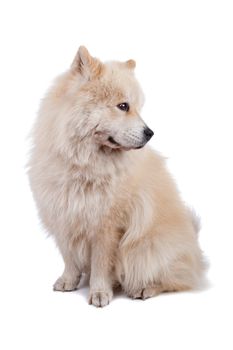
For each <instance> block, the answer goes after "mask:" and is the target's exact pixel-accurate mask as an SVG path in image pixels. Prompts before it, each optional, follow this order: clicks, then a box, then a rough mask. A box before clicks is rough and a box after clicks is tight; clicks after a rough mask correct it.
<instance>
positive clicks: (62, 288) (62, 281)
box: [53, 276, 80, 292]
mask: <svg viewBox="0 0 233 350" xmlns="http://www.w3.org/2000/svg"><path fill="white" fill-rule="evenodd" d="M79 281H80V277H76V278H70V277H69V278H68V277H64V276H61V277H59V278H58V279H57V280H56V282H55V283H54V285H53V290H55V291H59V292H71V291H72V290H76V289H77V287H78V284H79Z"/></svg>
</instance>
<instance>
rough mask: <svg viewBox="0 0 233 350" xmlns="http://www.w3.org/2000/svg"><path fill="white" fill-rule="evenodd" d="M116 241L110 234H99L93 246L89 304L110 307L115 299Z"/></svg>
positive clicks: (94, 239) (93, 241)
mask: <svg viewBox="0 0 233 350" xmlns="http://www.w3.org/2000/svg"><path fill="white" fill-rule="evenodd" d="M115 246H116V241H115V237H113V236H112V235H111V233H110V232H107V233H105V232H102V233H101V234H97V235H96V236H95V237H94V238H93V240H92V246H91V248H92V249H91V276H90V296H89V304H92V305H95V306H97V307H103V306H105V305H108V304H109V302H110V301H111V299H112V297H113V287H112V284H113V277H112V269H113V261H114V251H115Z"/></svg>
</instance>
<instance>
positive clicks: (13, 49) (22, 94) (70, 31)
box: [0, 0, 233, 350]
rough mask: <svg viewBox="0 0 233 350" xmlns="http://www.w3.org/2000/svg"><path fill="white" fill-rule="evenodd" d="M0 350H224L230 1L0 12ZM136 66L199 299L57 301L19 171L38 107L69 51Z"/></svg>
mask: <svg viewBox="0 0 233 350" xmlns="http://www.w3.org/2000/svg"><path fill="white" fill-rule="evenodd" d="M0 6H1V8H0V16H1V18H0V35H1V38H0V50H1V52H0V61H1V65H0V87H1V95H0V96H1V100H0V118H1V124H0V143H1V144H0V165H1V172H0V175H1V181H0V186H1V188H0V190H1V194H0V202H1V220H0V226H1V227H0V229H1V233H0V240H1V242H0V259H1V262H0V269H1V272H0V276H1V279H0V281H1V282H0V284H1V287H0V293H1V297H0V303H1V308H0V318H1V328H0V329H1V333H2V334H1V338H0V342H2V343H3V344H2V346H1V348H2V349H4V350H5V349H33V350H37V349H70V348H72V349H75V348H77V349H89V348H90V349H119V348H123V349H189V350H192V349H213V348H216V349H224V350H228V349H232V348H233V341H232V334H230V332H232V312H233V309H232V304H233V303H232V297H233V295H232V292H233V288H232V287H233V283H232V278H233V273H232V267H233V238H232V236H233V224H232V198H233V187H232V179H233V170H232V152H233V142H232V134H233V128H232V123H231V121H232V118H233V100H232V97H233V24H232V23H233V11H232V1H224V0H221V1H215V0H211V1H207V0H195V1H190V0H186V1H185V0H184V1H181V0H178V1H172V0H171V1H166V0H163V1H162V0H161V1H146V0H144V1H126V0H125V1H122V0H118V1H101V0H98V1H88V0H82V1H81V0H80V1H79V0H76V1H69V0H66V1H59V0H57V1H42V0H40V1H23V0H22V1H10V0H8V1H5V2H4V1H1V5H0ZM81 44H84V45H86V46H87V47H88V49H89V50H90V52H91V53H92V54H93V55H94V56H97V57H100V58H101V59H103V60H108V59H119V60H127V59H129V58H134V59H135V60H136V61H137V70H136V73H137V77H138V79H139V80H140V82H141V84H142V87H143V89H144V92H145V95H146V105H145V108H144V110H143V117H144V119H145V121H146V122H147V124H148V125H149V126H150V127H151V128H152V129H153V130H154V132H155V136H154V137H153V139H152V140H151V142H150V143H151V145H152V147H154V148H156V149H158V150H160V151H161V152H162V153H163V154H164V155H165V156H167V157H168V165H169V168H170V170H171V172H172V173H173V175H174V177H175V178H176V179H177V182H178V185H179V187H180V190H181V192H182V195H183V197H184V199H185V200H186V201H187V202H188V203H190V204H191V205H192V206H193V207H194V208H195V209H196V210H197V212H198V213H199V214H200V216H201V218H202V230H201V232H200V243H201V246H202V248H203V250H204V251H205V254H206V256H207V257H208V259H209V260H210V264H211V267H210V270H209V273H208V277H209V280H210V287H209V288H208V289H206V290H205V291H203V292H198V293H197V292H195V293H194V292H191V293H180V294H166V295H162V296H159V297H157V298H154V299H150V300H147V301H145V302H142V301H132V300H130V299H128V298H126V297H124V296H122V295H118V296H117V297H116V298H114V300H113V301H112V303H111V304H110V305H109V306H108V307H106V308H104V309H97V308H95V307H93V306H89V305H88V304H87V294H88V289H87V288H82V289H81V290H79V291H77V292H72V293H64V294H62V293H55V292H53V291H52V284H53V282H54V280H55V279H56V278H57V277H58V275H59V274H60V273H61V272H62V269H63V263H62V260H61V257H60V255H59V253H58V252H57V250H56V248H55V246H54V243H53V241H52V240H51V239H50V238H49V239H47V238H46V234H45V233H44V232H43V231H42V229H41V227H40V225H39V220H38V218H37V214H36V208H35V205H34V203H33V200H32V196H31V193H30V190H29V187H28V180H27V177H26V175H25V169H24V166H25V164H26V161H27V153H28V149H29V142H28V140H27V139H26V137H27V134H28V133H29V131H30V128H31V126H32V124H33V121H34V119H35V117H36V111H37V109H38V105H39V101H40V98H41V97H42V96H43V94H44V92H45V90H46V89H47V87H48V86H49V84H50V83H51V80H52V79H53V77H54V76H56V75H57V74H59V73H60V72H62V71H64V70H66V69H67V68H68V67H69V65H70V63H71V61H72V59H73V56H74V54H75V52H76V50H77V49H78V47H79V45H81Z"/></svg>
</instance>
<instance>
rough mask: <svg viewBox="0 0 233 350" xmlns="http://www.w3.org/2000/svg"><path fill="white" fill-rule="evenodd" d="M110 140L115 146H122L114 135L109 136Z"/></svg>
mask: <svg viewBox="0 0 233 350" xmlns="http://www.w3.org/2000/svg"><path fill="white" fill-rule="evenodd" d="M108 141H109V142H110V143H112V144H113V145H115V146H118V147H121V145H120V144H119V143H118V142H116V140H114V138H113V137H112V136H109V137H108Z"/></svg>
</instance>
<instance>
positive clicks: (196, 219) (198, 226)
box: [188, 208, 201, 235]
mask: <svg viewBox="0 0 233 350" xmlns="http://www.w3.org/2000/svg"><path fill="white" fill-rule="evenodd" d="M188 211H189V215H190V217H191V221H192V224H193V228H194V230H195V232H196V234H197V235H198V233H199V231H200V229H201V218H200V216H199V215H198V214H197V213H196V211H195V210H194V209H193V208H188Z"/></svg>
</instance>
